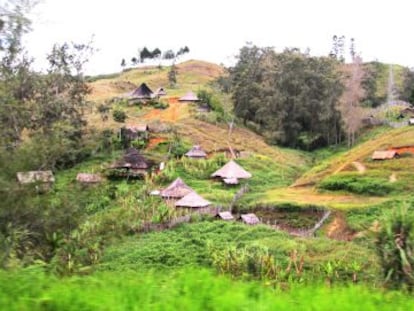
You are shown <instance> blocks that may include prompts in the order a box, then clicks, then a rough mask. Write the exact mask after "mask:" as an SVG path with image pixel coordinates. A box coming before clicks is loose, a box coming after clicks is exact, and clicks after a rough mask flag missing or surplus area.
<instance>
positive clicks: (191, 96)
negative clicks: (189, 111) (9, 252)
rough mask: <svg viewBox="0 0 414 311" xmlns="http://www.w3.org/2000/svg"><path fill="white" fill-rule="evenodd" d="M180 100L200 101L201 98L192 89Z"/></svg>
mask: <svg viewBox="0 0 414 311" xmlns="http://www.w3.org/2000/svg"><path fill="white" fill-rule="evenodd" d="M178 101H179V102H198V101H199V99H198V97H197V95H196V94H194V93H193V92H191V91H190V92H187V94H185V95H184V96H182V97H180V98H179V99H178Z"/></svg>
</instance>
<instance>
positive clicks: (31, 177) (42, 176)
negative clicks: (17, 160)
mask: <svg viewBox="0 0 414 311" xmlns="http://www.w3.org/2000/svg"><path fill="white" fill-rule="evenodd" d="M16 176H17V181H18V182H19V183H20V184H21V185H27V184H33V183H46V184H52V183H54V182H55V177H54V176H53V173H52V171H28V172H18V173H17V174H16Z"/></svg>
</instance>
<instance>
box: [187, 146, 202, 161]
mask: <svg viewBox="0 0 414 311" xmlns="http://www.w3.org/2000/svg"><path fill="white" fill-rule="evenodd" d="M185 156H187V157H189V158H196V159H205V158H206V157H207V154H206V152H205V151H204V150H203V149H201V146H199V145H194V146H193V148H191V150H190V151H188V152H187V153H186V154H185Z"/></svg>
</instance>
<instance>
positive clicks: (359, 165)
mask: <svg viewBox="0 0 414 311" xmlns="http://www.w3.org/2000/svg"><path fill="white" fill-rule="evenodd" d="M352 165H353V166H354V167H355V168H356V169H357V171H358V172H359V173H360V174H364V173H365V171H366V170H367V168H366V167H365V165H364V164H362V163H361V162H358V161H354V162H352Z"/></svg>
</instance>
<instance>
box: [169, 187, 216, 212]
mask: <svg viewBox="0 0 414 311" xmlns="http://www.w3.org/2000/svg"><path fill="white" fill-rule="evenodd" d="M174 205H175V206H176V207H187V208H203V207H209V206H210V205H211V202H210V201H207V200H206V199H204V198H202V197H201V196H200V195H198V194H197V193H196V192H195V191H193V192H190V193H189V194H187V195H186V196H185V197H183V198H182V199H180V200H178V201H177V202H175V204H174Z"/></svg>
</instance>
